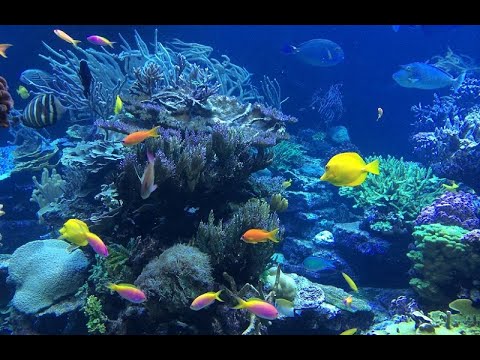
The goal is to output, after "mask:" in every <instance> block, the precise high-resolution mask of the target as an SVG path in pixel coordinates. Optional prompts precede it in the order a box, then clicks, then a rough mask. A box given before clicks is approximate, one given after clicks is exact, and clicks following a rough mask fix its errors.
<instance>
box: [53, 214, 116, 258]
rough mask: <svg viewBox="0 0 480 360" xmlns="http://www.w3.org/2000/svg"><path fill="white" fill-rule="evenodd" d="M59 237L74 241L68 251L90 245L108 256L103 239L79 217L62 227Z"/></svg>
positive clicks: (97, 251)
mask: <svg viewBox="0 0 480 360" xmlns="http://www.w3.org/2000/svg"><path fill="white" fill-rule="evenodd" d="M60 234H61V235H60V236H59V239H65V240H67V241H69V242H71V243H72V245H70V246H69V247H68V249H67V250H68V251H73V250H75V249H77V248H79V247H81V246H87V245H90V246H91V247H92V248H93V250H94V251H95V252H96V253H97V254H99V255H101V256H103V257H106V256H108V250H107V247H106V246H105V244H104V243H103V241H102V240H101V239H100V238H99V237H98V236H97V235H96V234H94V233H92V232H90V230H89V229H88V226H87V224H85V223H84V222H83V221H81V220H78V219H69V220H67V222H65V224H63V227H62V228H61V229H60Z"/></svg>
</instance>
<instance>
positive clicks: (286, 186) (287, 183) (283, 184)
mask: <svg viewBox="0 0 480 360" xmlns="http://www.w3.org/2000/svg"><path fill="white" fill-rule="evenodd" d="M290 186H292V179H288V180H286V181H284V182H283V183H282V187H283V188H284V189H286V188H289V187H290Z"/></svg>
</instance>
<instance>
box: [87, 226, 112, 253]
mask: <svg viewBox="0 0 480 360" xmlns="http://www.w3.org/2000/svg"><path fill="white" fill-rule="evenodd" d="M86 237H87V241H88V244H89V245H90V246H91V247H92V249H93V251H95V252H96V253H97V254H98V255H100V256H103V257H107V256H108V249H107V246H106V245H105V243H104V242H103V241H102V239H100V238H99V237H98V236H97V235H95V234H94V233H91V232H88V233H87V234H86Z"/></svg>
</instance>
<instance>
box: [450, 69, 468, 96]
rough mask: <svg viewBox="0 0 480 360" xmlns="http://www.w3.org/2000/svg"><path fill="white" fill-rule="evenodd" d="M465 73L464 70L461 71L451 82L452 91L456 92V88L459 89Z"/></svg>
mask: <svg viewBox="0 0 480 360" xmlns="http://www.w3.org/2000/svg"><path fill="white" fill-rule="evenodd" d="M466 74H467V72H466V71H464V72H462V73H461V74H460V75H458V77H457V78H456V79H455V82H454V83H453V91H454V92H457V91H458V89H460V86H462V83H463V81H464V80H465V75H466Z"/></svg>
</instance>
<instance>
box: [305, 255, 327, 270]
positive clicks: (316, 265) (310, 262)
mask: <svg viewBox="0 0 480 360" xmlns="http://www.w3.org/2000/svg"><path fill="white" fill-rule="evenodd" d="M303 266H304V267H305V269H307V270H310V271H321V270H332V269H335V265H333V263H332V262H331V261H329V260H326V259H323V258H321V257H318V256H309V257H307V258H306V259H305V260H303Z"/></svg>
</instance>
